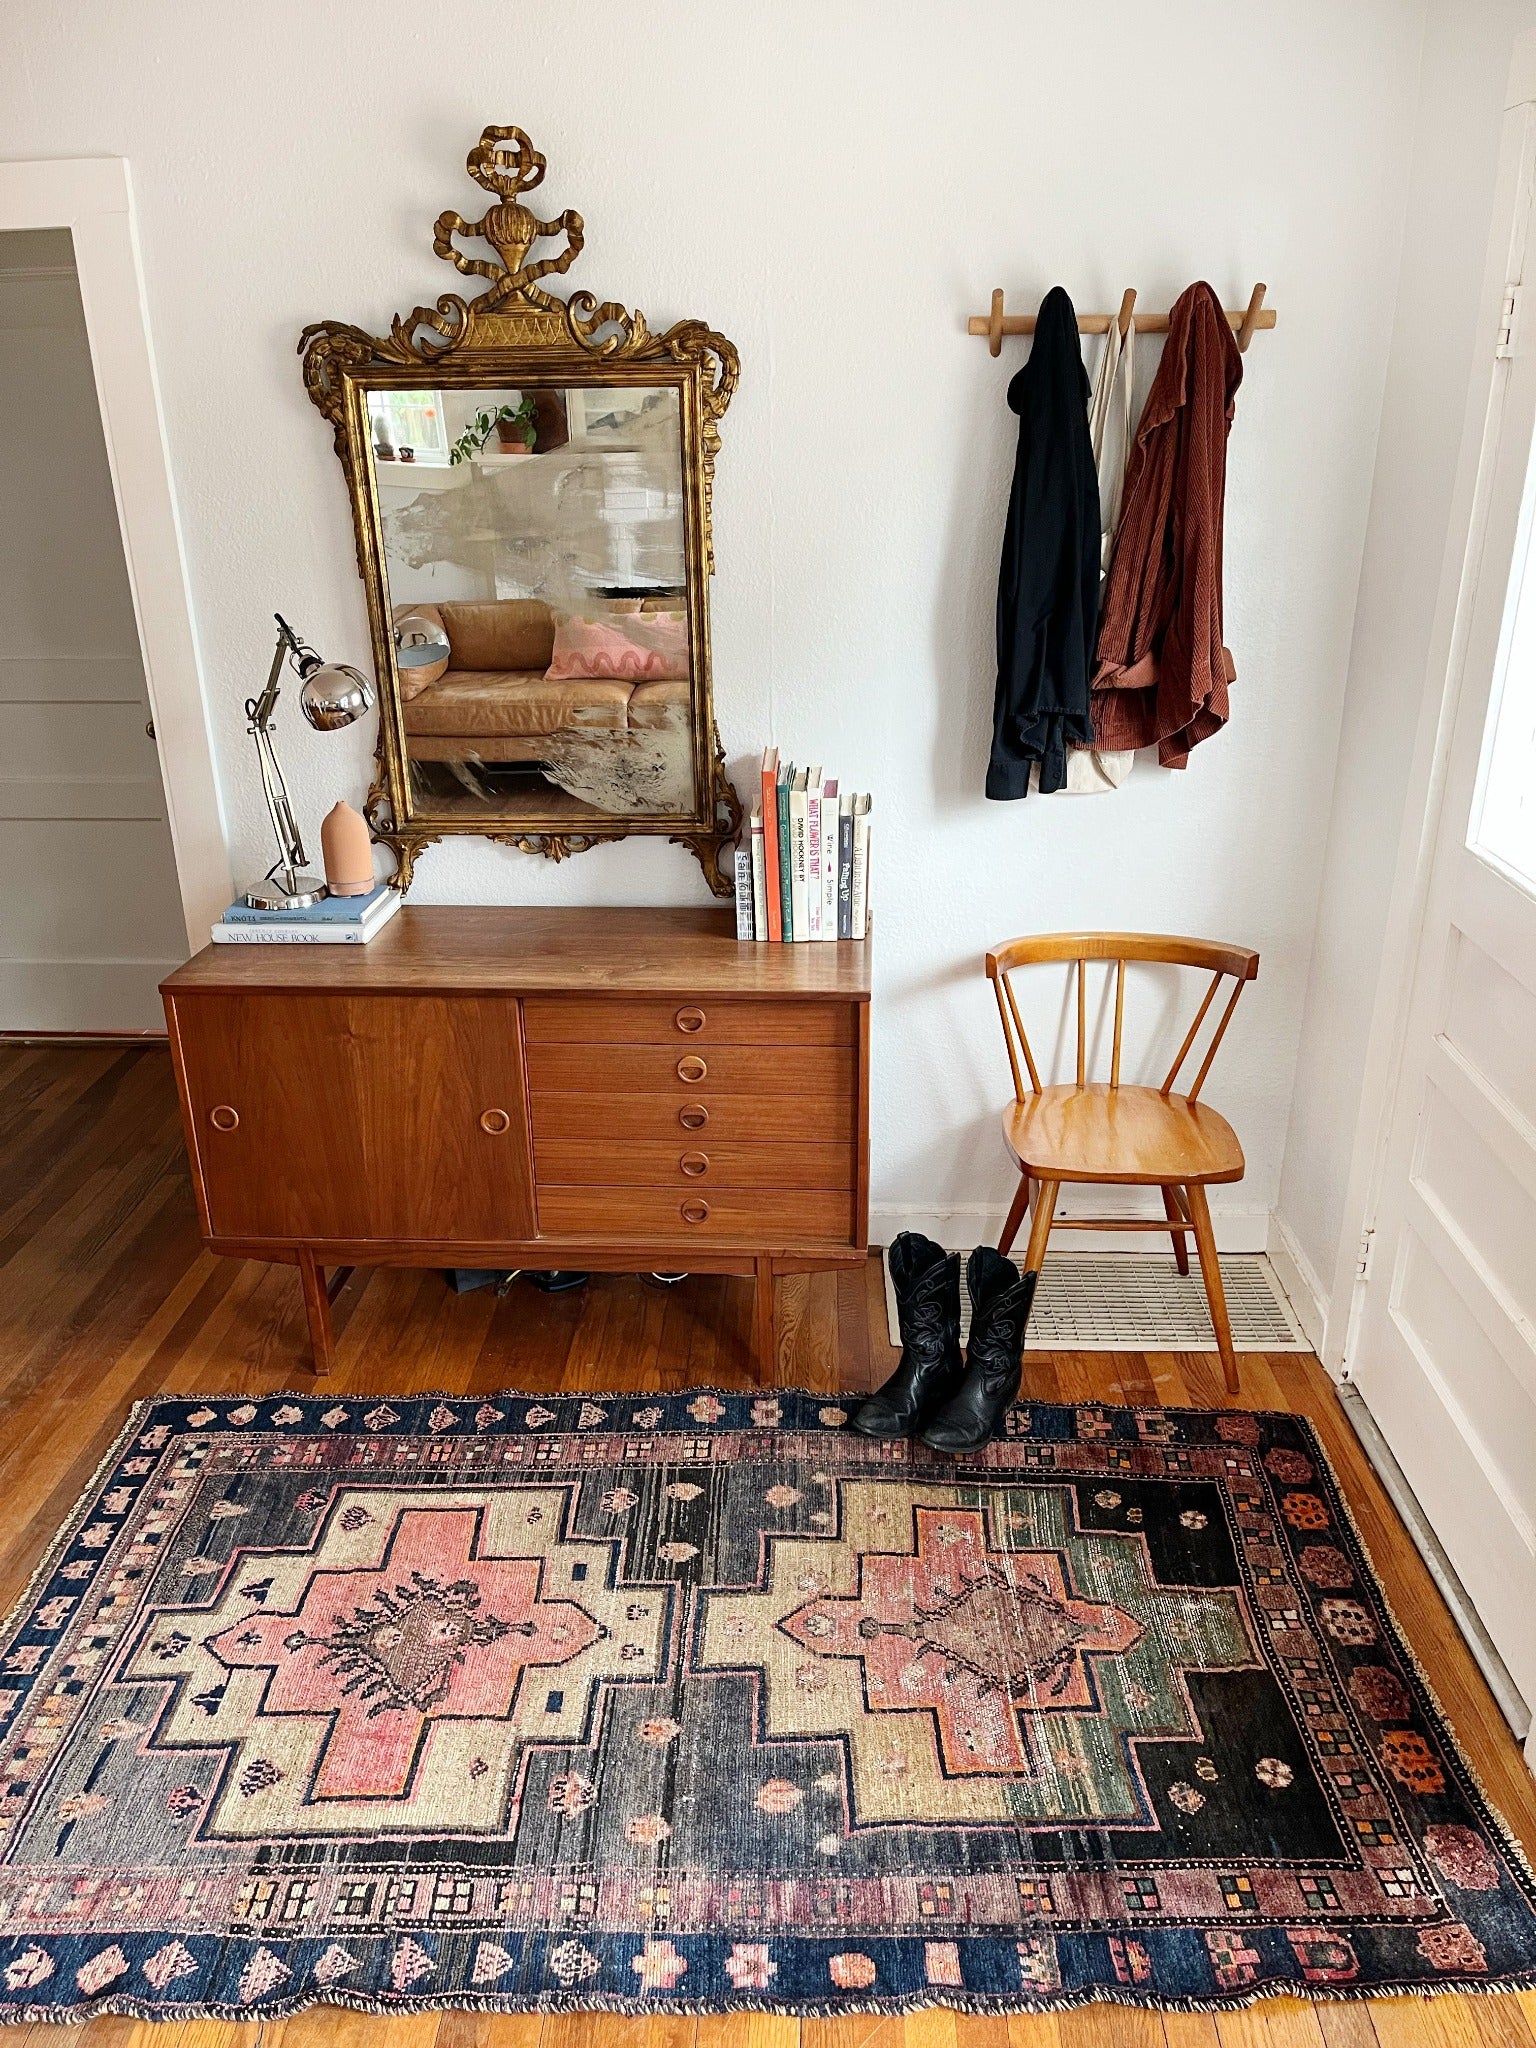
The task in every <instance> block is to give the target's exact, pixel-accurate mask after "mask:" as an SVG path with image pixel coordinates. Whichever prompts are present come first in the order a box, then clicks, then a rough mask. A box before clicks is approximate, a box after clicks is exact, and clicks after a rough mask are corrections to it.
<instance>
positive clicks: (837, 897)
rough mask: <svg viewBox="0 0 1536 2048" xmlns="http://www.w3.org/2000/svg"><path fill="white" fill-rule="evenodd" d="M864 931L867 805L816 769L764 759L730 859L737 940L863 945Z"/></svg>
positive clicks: (774, 752)
mask: <svg viewBox="0 0 1536 2048" xmlns="http://www.w3.org/2000/svg"><path fill="white" fill-rule="evenodd" d="M868 931H869V798H868V796H865V795H859V794H857V793H856V792H854V791H852V790H846V791H842V790H839V788H838V785H837V782H836V779H835V778H828V777H824V776H823V775H822V772H821V770H820V769H819V768H798V769H797V768H796V767H795V766H794V765H793V763H791V762H786V763H784V764H783V765H782V766H781V765H780V762H779V750H778V748H777V747H769V748H768V749H767V750H766V751H765V753H764V755H763V791H762V796H761V798H760V799H759V800H758V801H757V802H755V803H754V804H753V806H752V816H751V820H750V824H749V828H748V833H747V838H746V842H745V843H744V844H743V845H742V846H741V847H739V848H738V849H737V853H736V936H737V938H738V939H795V940H800V939H862V938H864V937H866V936H867V935H868Z"/></svg>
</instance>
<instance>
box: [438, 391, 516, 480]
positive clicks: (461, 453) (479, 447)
mask: <svg viewBox="0 0 1536 2048" xmlns="http://www.w3.org/2000/svg"><path fill="white" fill-rule="evenodd" d="M537 433H538V428H537V424H536V422H535V417H534V404H533V400H532V398H531V397H529V396H527V395H526V394H525V395H524V397H523V398H522V399H521V400H520V401H519V402H518V403H517V404H516V405H499V406H497V408H496V410H495V411H494V412H477V413H476V414H475V416H474V418H473V419H472V420H471V421H470V423H469V425H468V426H467V427H466V428H465V429H464V431H463V433H462V434H460V436H459V438H458V439H457V441H455V442H454V444H453V446H452V447H451V448H450V449H449V451H448V460H449V461H450V462H451V463H460V462H470V461H472V460H473V459H474V457H475V456H477V455H480V454H483V453H484V450H485V444H486V442H487V441H489V440H490V438H491V436H492V434H494V435H495V436H496V439H497V443H498V445H499V448H500V452H501V453H502V454H503V455H531V454H532V452H533V444H534V440H535V438H536V437H537Z"/></svg>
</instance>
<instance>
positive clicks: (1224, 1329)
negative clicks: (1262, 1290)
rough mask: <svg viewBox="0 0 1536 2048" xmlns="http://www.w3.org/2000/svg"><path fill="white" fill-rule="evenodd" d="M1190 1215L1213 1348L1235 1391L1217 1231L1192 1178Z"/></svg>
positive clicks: (1234, 1366) (1234, 1357)
mask: <svg viewBox="0 0 1536 2048" xmlns="http://www.w3.org/2000/svg"><path fill="white" fill-rule="evenodd" d="M1185 1196H1186V1199H1187V1200H1188V1202H1189V1218H1190V1221H1191V1222H1192V1223H1193V1224H1194V1226H1195V1245H1196V1247H1197V1249H1198V1250H1199V1253H1200V1271H1201V1274H1202V1275H1203V1277H1204V1280H1205V1294H1206V1299H1207V1300H1208V1301H1209V1302H1210V1305H1211V1322H1212V1324H1213V1325H1214V1327H1215V1331H1216V1348H1217V1350H1218V1351H1219V1352H1220V1353H1221V1370H1222V1376H1223V1377H1224V1378H1225V1380H1226V1383H1227V1392H1228V1393H1229V1394H1235V1393H1236V1392H1237V1390H1238V1389H1237V1353H1236V1352H1235V1351H1234V1350H1233V1349H1232V1325H1231V1323H1230V1322H1228V1320H1227V1296H1226V1290H1225V1288H1224V1287H1223V1286H1222V1284H1221V1262H1220V1260H1219V1259H1218V1258H1217V1256H1216V1234H1215V1232H1214V1231H1213V1230H1212V1229H1211V1211H1210V1205H1209V1204H1208V1203H1207V1201H1206V1199H1205V1189H1204V1188H1203V1187H1201V1185H1200V1183H1199V1182H1198V1181H1191V1182H1190V1184H1189V1186H1188V1187H1187V1188H1186V1189H1185Z"/></svg>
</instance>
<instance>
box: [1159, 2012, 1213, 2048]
mask: <svg viewBox="0 0 1536 2048" xmlns="http://www.w3.org/2000/svg"><path fill="white" fill-rule="evenodd" d="M1219 2039H1220V2037H1219V2036H1218V2034H1217V2032H1216V2015H1215V2014H1214V2013H1211V2012H1165V2013H1164V2014H1163V2040H1164V2042H1165V2043H1166V2048H1219Z"/></svg>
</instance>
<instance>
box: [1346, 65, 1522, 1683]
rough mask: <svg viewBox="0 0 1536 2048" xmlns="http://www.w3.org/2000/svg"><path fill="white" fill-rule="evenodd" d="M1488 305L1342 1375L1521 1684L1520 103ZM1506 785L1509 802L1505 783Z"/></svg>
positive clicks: (1510, 122) (1509, 142)
mask: <svg viewBox="0 0 1536 2048" xmlns="http://www.w3.org/2000/svg"><path fill="white" fill-rule="evenodd" d="M1504 171H1505V177H1504V181H1503V185H1502V189H1503V191H1504V194H1505V203H1506V206H1507V205H1508V203H1509V200H1510V197H1511V195H1513V200H1514V203H1513V227H1512V231H1511V234H1510V239H1509V243H1508V253H1507V259H1506V263H1507V267H1506V269H1505V276H1506V278H1507V279H1508V280H1509V283H1510V286H1511V287H1512V288H1513V290H1512V293H1511V294H1507V295H1506V299H1505V307H1506V320H1505V325H1504V326H1503V327H1502V328H1501V330H1500V333H1499V335H1498V336H1494V335H1490V336H1489V337H1488V366H1489V374H1490V378H1491V396H1490V403H1489V410H1488V416H1487V423H1486V429H1485V434H1484V441H1483V453H1482V463H1481V469H1480V473H1479V483H1478V492H1477V509H1476V513H1475V516H1474V522H1473V531H1472V536H1471V541H1470V544H1469V547H1468V551H1467V556H1466V561H1465V565H1464V570H1463V576H1462V592H1461V601H1460V607H1459V611H1458V618H1457V630H1456V635H1455V642H1454V647H1455V652H1454V654H1453V670H1452V675H1451V678H1450V685H1449V688H1448V692H1447V698H1446V708H1445V714H1444V716H1445V721H1446V726H1445V732H1444V744H1443V748H1442V755H1441V758H1442V760H1443V776H1442V779H1441V781H1440V784H1439V789H1438V816H1437V818H1436V820H1435V823H1434V827H1433V841H1432V851H1431V854H1430V859H1429V873H1428V888H1427V893H1426V897H1425V909H1424V917H1423V924H1422V928H1421V931H1420V935H1419V939H1418V946H1417V956H1416V962H1415V966H1414V972H1413V977H1412V983H1411V990H1410V993H1409V995H1408V998H1407V1012H1406V1017H1405V1024H1404V1031H1403V1035H1402V1039H1401V1044H1402V1048H1403V1050H1402V1065H1401V1070H1400V1073H1399V1075H1398V1077H1397V1084H1396V1089H1395V1094H1394V1106H1393V1110H1392V1113H1391V1119H1390V1123H1389V1127H1388V1133H1387V1139H1386V1146H1385V1152H1384V1166H1383V1175H1382V1181H1381V1191H1380V1198H1379V1202H1378V1206H1377V1210H1376V1218H1375V1230H1374V1242H1371V1243H1370V1245H1369V1251H1368V1254H1367V1256H1368V1274H1367V1279H1366V1282H1365V1287H1364V1291H1363V1296H1362V1300H1361V1309H1360V1318H1359V1323H1358V1326H1357V1334H1356V1338H1355V1341H1354V1343H1353V1345H1352V1347H1351V1351H1350V1357H1349V1372H1350V1376H1351V1377H1352V1378H1353V1379H1354V1381H1355V1382H1356V1384H1357V1385H1358V1387H1359V1389H1360V1392H1361V1393H1362V1394H1363V1396H1364V1397H1365V1400H1366V1402H1367V1403H1368V1405H1369V1407H1370V1409H1371V1411H1372V1413H1373V1415H1374V1416H1375V1418H1376V1420H1377V1422H1378V1423H1379V1424H1380V1426H1381V1428H1382V1430H1383V1432H1384V1433H1385V1435H1386V1437H1387V1440H1388V1442H1389V1443H1390V1445H1391V1447H1392V1450H1393V1452H1394V1453H1395V1455H1396V1457H1397V1459H1398V1461H1399V1463H1400V1464H1401V1465H1402V1467H1403V1470H1404V1472H1405V1473H1406V1474H1407V1477H1408V1480H1409V1482H1410V1484H1411V1485H1412V1487H1413V1489H1414V1491H1415V1492H1416V1493H1417V1495H1418V1497H1419V1500H1420V1502H1421V1503H1422V1505H1423V1507H1424V1509H1425V1511H1426V1513H1427V1514H1428V1516H1429V1518H1430V1521H1431V1522H1432V1523H1433V1525H1434V1528H1435V1531H1436V1534H1437V1535H1438V1536H1439V1538H1440V1540H1441V1542H1442V1543H1443V1544H1444V1546H1445V1549H1446V1551H1447V1553H1448V1554H1449V1556H1450V1559H1451V1562H1452V1563H1453V1565H1454V1566H1455V1568H1456V1571H1457V1573H1458V1574H1459V1575H1460V1577H1461V1579H1462V1581H1463V1583H1464V1585H1465V1586H1466V1589H1467V1592H1468V1593H1469V1595H1470V1596H1471V1599H1472V1602H1473V1604H1474V1605H1475V1607H1476V1608H1477V1611H1478V1614H1479V1616H1480V1617H1481V1619H1482V1621H1483V1623H1484V1625H1485V1626H1486V1628H1487V1630H1488V1632H1489V1634H1490V1636H1491V1637H1492V1639H1493V1642H1494V1644H1495V1646H1496V1647H1497V1649H1498V1651H1499V1653H1500V1655H1501V1656H1502V1657H1503V1659H1504V1661H1505V1663H1506V1664H1507V1665H1508V1667H1509V1670H1510V1673H1511V1675H1512V1676H1513V1678H1514V1680H1515V1683H1516V1684H1517V1686H1518V1687H1519V1688H1520V1691H1521V1692H1522V1694H1523V1695H1524V1697H1525V1699H1526V1701H1527V1703H1528V1704H1531V1705H1536V790H1533V789H1532V788H1531V786H1530V784H1529V782H1528V781H1527V780H1526V779H1525V778H1527V777H1528V776H1529V775H1530V774H1532V773H1536V553H1533V510H1536V469H1533V463H1532V448H1533V430H1536V317H1533V316H1536V303H1522V300H1528V301H1536V278H1533V281H1532V283H1531V284H1529V285H1524V286H1522V284H1521V279H1522V277H1524V276H1532V272H1531V270H1530V268H1529V267H1528V266H1529V262H1530V249H1531V235H1530V224H1531V218H1532V180H1533V172H1536V110H1533V108H1532V106H1530V105H1526V106H1524V107H1521V108H1518V109H1515V110H1514V111H1512V112H1511V113H1510V114H1509V115H1507V116H1506V127H1505V138H1504ZM1527 795H1529V796H1530V798H1531V801H1530V802H1528V803H1527V802H1523V801H1522V799H1523V798H1524V797H1525V796H1527Z"/></svg>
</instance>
